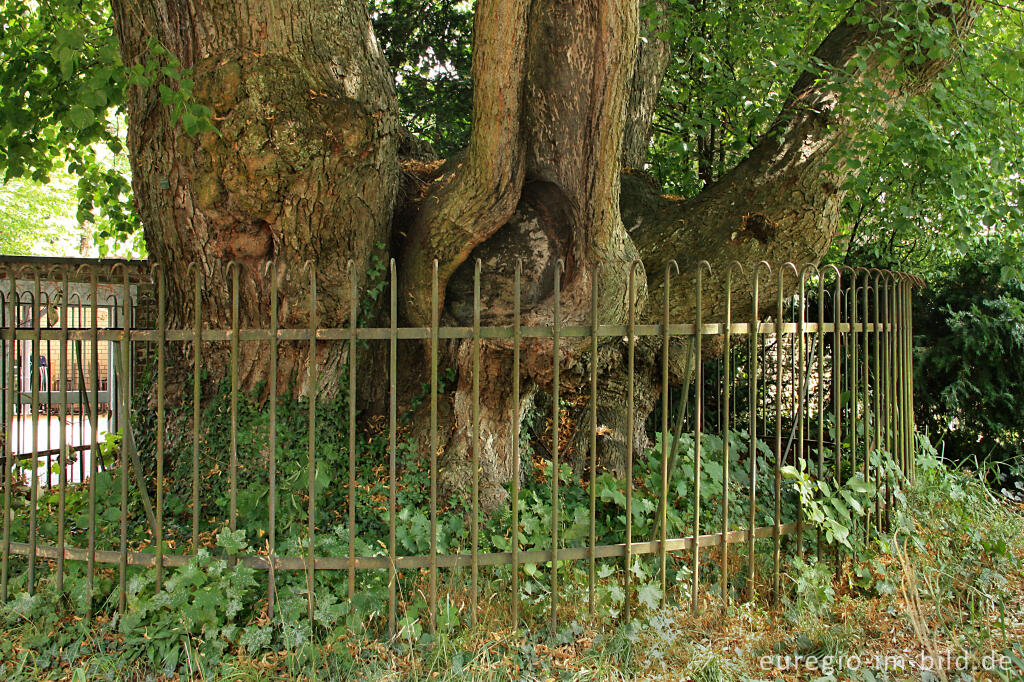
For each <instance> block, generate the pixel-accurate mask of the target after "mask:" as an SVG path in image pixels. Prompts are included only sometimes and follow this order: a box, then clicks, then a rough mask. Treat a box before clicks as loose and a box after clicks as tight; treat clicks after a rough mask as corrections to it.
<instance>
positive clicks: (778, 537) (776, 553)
mask: <svg viewBox="0 0 1024 682" xmlns="http://www.w3.org/2000/svg"><path fill="white" fill-rule="evenodd" d="M787 266H788V267H793V264H792V263H786V264H785V265H783V266H781V267H779V271H778V273H777V278H778V281H777V283H776V287H775V524H774V528H773V529H772V545H773V549H772V602H773V603H777V602H778V600H779V574H780V571H781V561H782V409H783V408H782V363H783V358H782V339H783V336H782V327H783V324H784V321H783V316H782V314H783V307H782V306H783V298H782V289H783V285H784V283H785V276H786V267H787ZM795 270H796V268H794V271H795Z"/></svg>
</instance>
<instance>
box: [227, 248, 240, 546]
mask: <svg viewBox="0 0 1024 682" xmlns="http://www.w3.org/2000/svg"><path fill="white" fill-rule="evenodd" d="M239 267H240V266H239V264H238V263H235V262H233V261H232V262H231V263H228V270H229V271H230V272H231V450H230V452H229V453H228V457H229V462H228V488H229V498H230V499H229V502H228V504H229V505H230V507H229V509H228V528H230V529H231V532H232V533H233V532H234V531H235V527H236V525H237V523H238V392H239V390H240V388H239V385H238V378H239V377H238V332H239V320H238V270H239ZM232 561H233V559H232Z"/></svg>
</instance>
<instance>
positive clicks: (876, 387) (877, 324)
mask: <svg viewBox="0 0 1024 682" xmlns="http://www.w3.org/2000/svg"><path fill="white" fill-rule="evenodd" d="M880 276H881V273H880V272H878V271H875V285H874V288H873V290H872V297H873V304H872V307H873V308H874V310H873V315H872V320H873V322H874V329H873V330H872V332H873V333H872V339H873V341H872V348H873V349H874V352H873V353H872V354H871V360H872V365H873V368H872V369H873V372H872V377H873V379H874V382H873V390H872V391H871V393H872V395H873V400H872V402H871V405H872V417H873V422H874V428H873V429H872V436H871V447H870V450H871V451H873V452H876V453H878V456H879V457H881V448H882V445H881V427H882V391H881V383H880V382H881V357H880V356H881V352H882V347H881V333H882V332H881V319H882V316H881V310H880V308H879V305H878V304H879V300H880V298H881V296H880V294H879V291H878V288H879V286H880ZM881 468H882V463H881V460H879V462H878V463H877V464H876V465H875V485H876V487H877V492H876V494H875V529H876V530H878V531H879V532H881V530H882V507H883V506H884V505H883V502H882V501H883V500H884V499H885V498H884V497H883V495H882V490H883V487H882V477H881Z"/></svg>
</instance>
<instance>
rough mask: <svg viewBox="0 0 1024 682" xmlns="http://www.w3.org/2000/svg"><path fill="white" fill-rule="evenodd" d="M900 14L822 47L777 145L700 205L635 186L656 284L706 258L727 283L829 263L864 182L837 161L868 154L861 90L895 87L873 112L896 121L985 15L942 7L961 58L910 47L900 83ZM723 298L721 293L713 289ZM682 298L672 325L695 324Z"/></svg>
mask: <svg viewBox="0 0 1024 682" xmlns="http://www.w3.org/2000/svg"><path fill="white" fill-rule="evenodd" d="M901 4H902V3H899V2H897V1H896V0H889V1H883V2H878V3H877V4H872V3H869V2H862V3H858V4H857V5H856V6H855V7H854V8H853V9H852V10H851V12H850V14H848V15H847V17H846V18H845V19H844V20H843V22H842V23H840V24H839V25H838V26H837V27H836V28H835V29H834V30H833V31H832V32H831V33H830V34H829V35H828V36H827V37H826V38H825V40H824V41H823V42H822V44H821V45H820V46H819V48H818V49H817V51H816V52H815V61H816V63H818V64H820V65H821V67H820V69H818V70H816V71H810V72H807V73H805V74H803V75H802V76H801V77H800V78H799V80H798V81H797V83H796V85H795V86H794V88H793V91H792V93H791V95H790V97H789V99H788V101H787V102H786V104H785V106H784V107H783V109H782V112H781V114H780V115H779V117H778V119H777V120H776V122H775V124H774V125H773V126H772V128H771V130H770V131H769V132H768V134H767V135H765V137H764V138H763V139H762V141H761V142H760V143H759V144H758V145H757V146H756V147H755V148H754V149H753V150H752V151H751V152H750V154H749V155H748V156H747V158H746V159H745V160H743V161H742V162H741V163H740V164H739V165H737V166H736V167H735V168H734V169H733V170H731V171H730V172H728V173H726V174H725V175H724V176H723V177H722V178H720V179H719V180H718V181H717V182H715V183H713V184H712V185H710V186H709V187H707V188H706V189H705V190H704V191H702V192H701V193H700V194H698V195H696V196H695V197H693V198H691V199H687V200H683V199H679V198H677V197H660V196H656V194H655V193H654V192H653V191H652V190H651V188H650V187H649V186H646V185H645V184H644V183H643V182H641V181H639V180H637V179H635V178H629V177H626V178H625V180H624V185H623V199H622V209H623V218H624V221H625V223H626V225H627V226H628V228H629V230H630V232H631V236H632V237H633V239H634V241H635V243H636V245H637V248H638V249H639V251H640V253H641V256H642V258H643V261H644V265H645V267H646V268H647V271H648V273H649V276H651V275H650V273H659V272H662V271H663V270H664V267H665V264H666V263H667V262H668V261H669V260H670V259H675V260H676V261H677V262H678V263H679V266H680V268H682V270H683V272H684V273H692V272H694V270H695V268H696V265H697V263H698V262H699V261H700V260H702V259H707V260H709V261H710V262H711V263H712V265H713V266H714V268H715V271H716V275H717V276H719V277H724V273H725V268H726V266H727V264H728V263H730V262H731V261H734V260H737V261H739V262H740V263H742V264H743V265H744V266H746V267H747V271H748V272H750V269H751V267H752V266H753V265H755V264H756V263H757V262H758V261H761V260H768V261H771V262H785V261H794V262H815V263H816V262H818V261H819V260H820V258H821V257H822V256H823V255H824V254H825V252H826V251H827V250H828V247H829V245H830V244H831V242H832V239H833V237H834V236H835V231H836V228H837V226H838V224H839V216H840V213H839V211H840V205H841V203H842V200H843V195H844V190H843V185H844V182H845V181H846V180H847V178H848V176H849V174H851V173H854V172H856V171H855V170H853V169H852V168H851V167H850V166H849V165H847V164H845V163H842V162H840V163H834V162H835V161H836V160H837V159H836V156H838V157H841V158H840V159H839V160H840V161H845V160H849V159H851V158H857V157H858V155H860V154H862V153H863V152H859V151H857V150H856V147H855V145H854V144H852V143H854V142H855V141H856V138H857V135H858V132H859V130H858V128H857V125H856V124H855V123H854V122H853V119H851V118H850V117H849V116H847V115H846V114H845V113H844V111H845V109H844V107H846V106H847V105H849V104H850V103H851V99H852V98H854V97H856V96H857V87H856V86H858V85H865V84H867V83H869V82H870V83H874V84H881V85H882V86H883V87H885V88H886V89H884V90H882V96H881V100H882V101H880V102H874V103H875V104H876V106H880V107H882V108H883V109H885V108H888V109H889V110H891V109H895V108H898V107H900V106H902V105H903V103H904V102H905V101H906V100H907V99H908V98H909V97H911V96H913V95H916V94H919V93H921V92H924V91H925V90H927V89H928V88H929V87H930V86H931V84H932V82H933V81H934V79H935V77H936V76H937V75H938V74H939V73H940V72H941V71H942V69H943V68H945V67H946V66H947V65H948V64H949V62H950V60H951V59H952V57H953V55H955V53H956V50H957V49H958V48H959V37H960V36H961V35H963V33H964V32H965V31H967V30H969V29H970V27H971V25H972V23H973V20H974V15H975V9H976V7H977V3H976V2H972V1H968V2H964V3H962V5H961V6H959V9H958V11H957V12H956V13H955V14H954V13H953V12H952V9H953V6H952V5H950V4H949V3H947V2H945V1H944V0H943V1H941V2H937V3H935V5H934V6H933V9H932V15H931V16H932V18H933V20H935V21H949V22H950V24H951V25H952V30H951V31H950V39H949V40H950V44H949V45H948V47H949V50H950V51H949V52H948V53H947V54H946V55H944V56H941V57H936V58H929V57H924V56H920V55H919V53H917V52H915V48H916V47H918V46H917V45H914V44H907V45H905V46H903V48H902V50H903V51H902V54H903V56H904V57H907V58H908V59H907V60H906V61H907V64H908V65H907V66H906V68H905V70H904V71H903V72H902V73H900V74H897V73H896V72H895V69H894V67H893V66H892V65H891V62H890V60H887V57H891V55H892V52H891V49H890V48H888V47H887V46H886V41H887V40H888V39H889V38H890V37H891V33H889V27H890V26H891V23H890V22H891V21H892V20H894V19H897V18H898V17H897V16H896V14H897V12H898V11H899V9H900V7H901ZM865 15H866V16H865ZM854 17H858V19H859V20H858V19H854ZM862 55H866V58H863V57H862ZM910 57H912V58H910ZM894 83H895V84H897V85H895V86H894V87H893V86H891V84H894ZM885 113H886V112H885V111H879V112H878V116H877V118H876V119H875V120H872V121H869V123H871V124H875V123H879V122H881V123H882V124H883V125H884V114H885ZM834 152H840V153H839V154H838V155H836V154H834ZM748 279H749V278H748ZM661 281H662V280H661V278H658V277H653V276H652V291H651V300H657V301H660V300H661V293H660V287H661ZM772 281H774V278H773V279H772ZM715 290H720V287H719V288H711V287H709V291H712V292H713V291H715ZM735 291H736V297H737V300H739V299H740V297H741V296H743V295H744V292H748V291H749V285H748V284H747V283H743V284H739V285H738V287H737V288H736V290H735ZM771 291H772V287H771V285H770V284H769V286H768V287H767V288H766V290H765V292H766V296H765V297H764V298H763V299H762V300H764V301H768V302H770V301H771V300H772V298H771ZM672 293H673V300H672V315H673V317H674V318H675V319H678V320H687V319H691V318H692V317H693V313H694V310H693V298H692V294H693V288H692V286H677V287H674V288H673V290H672ZM704 300H705V314H708V315H710V314H711V312H712V311H716V312H720V311H721V310H722V305H721V303H722V302H721V301H720V300H718V299H717V298H716V296H715V295H714V294H713V293H712V294H711V295H707V296H706V297H705V299H704Z"/></svg>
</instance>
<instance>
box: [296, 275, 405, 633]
mask: <svg viewBox="0 0 1024 682" xmlns="http://www.w3.org/2000/svg"><path fill="white" fill-rule="evenodd" d="M305 269H306V272H308V273H309V313H308V314H309V359H308V361H307V367H306V371H307V376H308V377H309V385H308V386H307V389H306V390H308V391H309V403H308V405H309V413H308V415H307V420H308V424H307V427H306V428H307V432H308V434H309V437H308V439H307V446H308V448H309V450H308V456H309V463H308V470H307V472H306V473H307V481H306V484H307V488H308V490H307V495H308V498H309V499H308V501H307V505H306V520H307V524H308V525H307V528H306V533H307V534H308V537H309V545H308V547H307V548H306V615H307V617H308V618H309V629H310V632H311V633H312V631H313V612H314V608H315V604H316V598H315V590H316V393H317V386H318V383H319V377H318V372H317V366H316V330H317V325H318V320H317V290H316V287H317V277H316V266H315V265H314V264H313V263H312V262H311V261H306V264H305ZM391 513H392V514H394V506H393V505H392V512H391Z"/></svg>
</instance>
